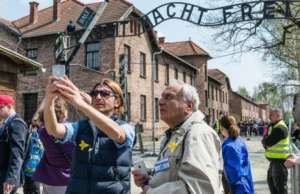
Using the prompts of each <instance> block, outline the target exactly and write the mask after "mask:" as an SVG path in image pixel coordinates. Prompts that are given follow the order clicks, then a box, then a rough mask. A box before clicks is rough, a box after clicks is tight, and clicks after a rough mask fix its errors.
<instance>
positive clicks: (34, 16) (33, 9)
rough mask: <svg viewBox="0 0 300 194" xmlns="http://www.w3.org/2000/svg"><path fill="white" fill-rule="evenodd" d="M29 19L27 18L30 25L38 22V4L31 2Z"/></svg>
mask: <svg viewBox="0 0 300 194" xmlns="http://www.w3.org/2000/svg"><path fill="white" fill-rule="evenodd" d="M29 4H30V18H29V22H30V23H31V24H34V23H36V22H37V21H38V18H39V17H38V11H39V10H38V6H39V3H37V2H35V1H33V2H30V3H29Z"/></svg>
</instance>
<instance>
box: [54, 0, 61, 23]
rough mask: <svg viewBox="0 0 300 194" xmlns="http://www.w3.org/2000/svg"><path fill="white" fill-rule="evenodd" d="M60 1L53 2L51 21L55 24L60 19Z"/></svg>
mask: <svg viewBox="0 0 300 194" xmlns="http://www.w3.org/2000/svg"><path fill="white" fill-rule="evenodd" d="M60 1H61V0H53V21H54V22H56V21H58V20H59V17H60Z"/></svg>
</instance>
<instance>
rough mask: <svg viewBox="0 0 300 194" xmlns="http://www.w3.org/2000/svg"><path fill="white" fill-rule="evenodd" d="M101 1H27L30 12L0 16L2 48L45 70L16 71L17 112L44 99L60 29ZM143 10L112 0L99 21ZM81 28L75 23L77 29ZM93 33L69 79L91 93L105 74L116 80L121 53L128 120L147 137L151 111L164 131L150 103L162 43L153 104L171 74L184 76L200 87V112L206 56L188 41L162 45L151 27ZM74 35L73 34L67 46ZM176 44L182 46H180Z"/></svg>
mask: <svg viewBox="0 0 300 194" xmlns="http://www.w3.org/2000/svg"><path fill="white" fill-rule="evenodd" d="M100 5H101V3H93V4H83V3H81V2H80V1H77V0H65V1H60V0H53V6H51V7H49V8H46V9H43V10H39V9H38V3H36V2H31V3H30V13H29V15H28V16H25V17H23V18H20V19H18V20H16V21H12V22H10V21H6V20H0V23H1V24H2V25H3V26H4V25H5V28H6V29H8V30H6V31H1V35H2V37H5V39H6V40H7V41H6V43H7V42H8V43H9V44H6V43H5V42H4V43H3V42H1V45H3V46H5V47H9V46H11V47H12V48H16V47H17V48H18V52H19V53H20V54H22V55H24V56H27V57H28V58H31V59H32V60H34V61H37V62H38V63H40V64H43V67H44V68H45V69H46V70H47V71H46V72H45V73H42V72H35V73H34V72H33V73H31V74H18V75H17V87H18V88H17V93H16V97H17V99H18V104H17V111H18V112H19V113H20V114H21V115H22V116H27V117H31V116H32V115H33V113H34V112H35V110H33V109H30V110H28V109H26V107H27V104H26V103H29V102H32V103H34V104H35V105H37V104H39V103H41V101H42V100H43V98H44V87H45V85H46V82H47V78H48V77H49V76H50V75H51V74H52V66H53V65H54V64H55V63H56V62H55V52H54V51H55V41H56V39H57V37H58V36H59V33H61V32H64V31H65V28H66V26H67V25H68V23H69V21H70V20H72V21H74V22H75V21H76V20H77V18H78V17H79V16H80V14H81V12H82V11H83V10H84V8H85V7H89V8H91V9H93V10H94V11H96V10H97V9H98V8H99V7H100ZM142 15H143V14H142V13H141V12H140V11H139V10H138V9H137V8H135V7H134V5H132V4H130V3H129V2H127V1H125V0H111V1H110V2H109V3H108V6H107V7H106V9H105V11H104V13H103V15H102V16H101V17H100V19H99V21H98V22H97V24H96V26H97V25H100V24H102V23H106V22H111V21H122V20H129V19H134V18H139V17H141V16H142ZM140 28H141V26H140V24H139V23H136V24H134V25H129V26H127V27H126V33H129V34H130V33H132V35H134V34H135V32H136V31H139V30H140ZM80 29H81V27H80V26H78V25H76V30H80ZM96 33H97V32H96V31H93V32H92V35H91V36H90V37H89V38H88V39H87V41H86V43H85V44H83V45H82V46H81V48H80V50H79V52H78V54H77V55H76V57H75V58H74V60H73V61H72V64H71V66H70V79H71V80H72V81H73V82H74V83H75V85H76V86H78V87H79V88H80V89H81V90H84V91H90V90H91V88H92V86H93V85H94V84H95V83H97V82H100V81H101V80H102V79H103V78H105V77H108V78H112V79H113V78H114V77H115V78H116V80H119V57H120V55H123V54H125V59H126V65H127V67H128V72H127V78H128V80H127V83H128V99H129V102H128V103H129V108H128V112H129V120H130V122H131V123H133V124H134V123H135V122H137V121H141V122H142V123H143V124H144V128H145V133H144V135H145V136H151V129H152V128H153V123H152V121H153V116H152V112H153V111H155V110H156V111H155V113H156V114H155V118H154V120H155V122H156V129H157V132H158V133H157V135H162V134H163V130H164V129H166V124H165V123H163V122H161V121H160V120H159V114H158V111H157V110H158V107H157V106H155V107H153V106H152V99H153V96H152V94H151V83H152V77H151V76H152V60H153V59H152V58H153V53H154V52H157V51H159V50H160V49H159V47H160V46H163V47H164V51H163V52H162V54H160V55H158V57H157V62H158V63H157V64H158V65H157V66H156V67H157V68H156V69H155V72H154V73H155V82H154V86H155V93H154V99H155V101H156V102H157V100H158V98H159V97H160V94H161V92H162V91H163V90H164V89H165V87H166V86H167V85H168V84H169V82H170V80H172V79H174V78H178V79H182V80H184V81H185V82H187V83H191V84H193V85H195V86H196V87H197V89H198V91H199V95H200V99H201V102H202V103H201V106H200V109H201V110H202V111H204V110H205V92H204V91H205V89H206V88H207V60H208V59H210V56H209V54H208V53H207V52H206V51H204V50H203V49H201V48H200V47H199V46H197V45H196V44H195V43H193V42H192V41H185V42H178V43H164V42H162V41H160V43H159V42H158V39H157V37H156V33H155V32H154V31H151V32H147V33H144V34H141V35H138V36H132V37H124V38H123V37H119V38H106V39H101V40H97V39H95V38H92V37H93V36H94V35H97V34H96ZM75 42H76V37H74V36H72V37H71V40H70V45H74V44H75ZM178 48H181V49H179V50H178ZM78 119H79V116H78V115H77V113H76V111H75V110H74V109H73V108H72V107H70V114H69V120H78Z"/></svg>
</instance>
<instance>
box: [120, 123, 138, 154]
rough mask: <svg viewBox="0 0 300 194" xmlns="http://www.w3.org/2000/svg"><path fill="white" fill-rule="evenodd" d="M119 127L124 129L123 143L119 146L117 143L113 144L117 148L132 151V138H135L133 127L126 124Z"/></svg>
mask: <svg viewBox="0 0 300 194" xmlns="http://www.w3.org/2000/svg"><path fill="white" fill-rule="evenodd" d="M120 127H121V128H122V129H124V131H125V135H126V139H125V142H124V143H123V144H119V143H117V142H115V144H116V146H117V147H118V148H122V147H126V149H127V150H129V149H132V147H133V142H134V138H135V131H134V127H133V126H132V125H130V124H127V123H126V124H123V125H121V126H120Z"/></svg>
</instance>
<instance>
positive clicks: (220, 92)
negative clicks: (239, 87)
mask: <svg viewBox="0 0 300 194" xmlns="http://www.w3.org/2000/svg"><path fill="white" fill-rule="evenodd" d="M219 94H220V102H222V91H221V90H219Z"/></svg>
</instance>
